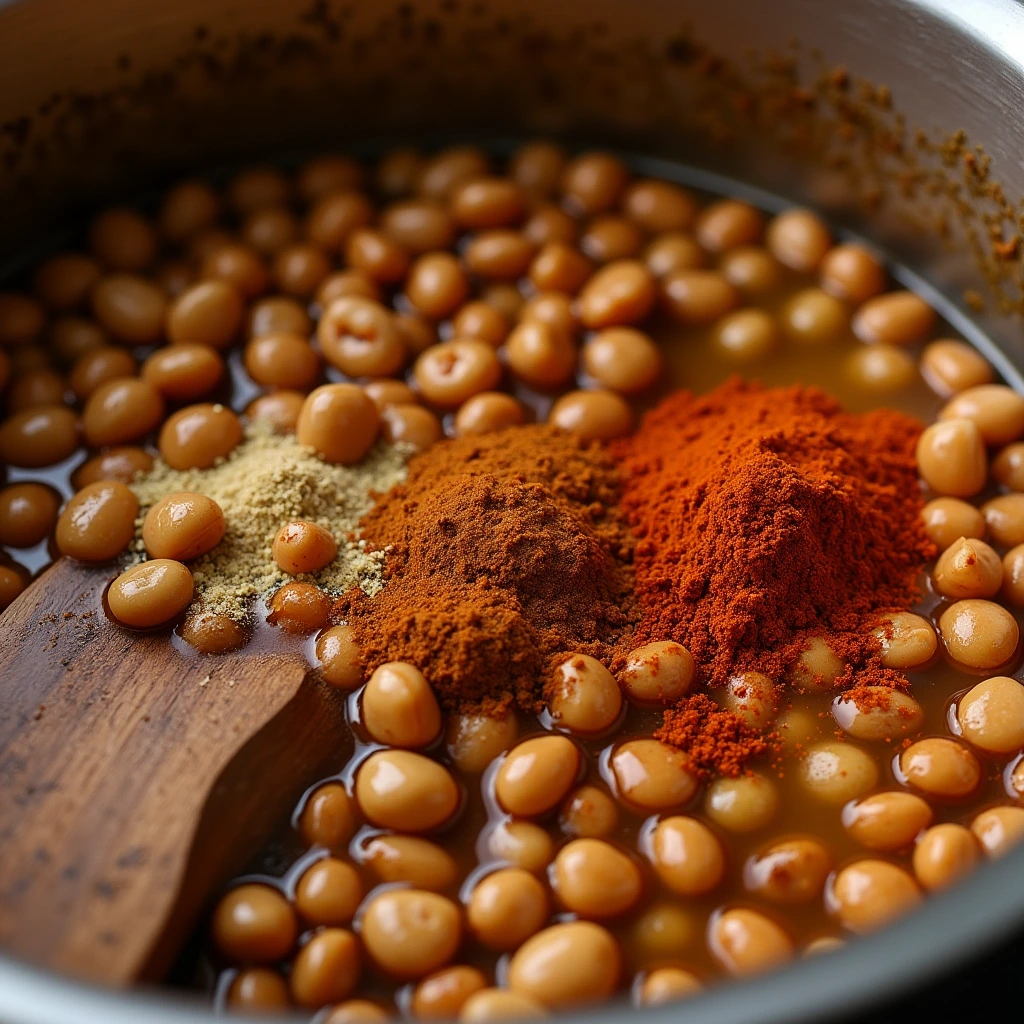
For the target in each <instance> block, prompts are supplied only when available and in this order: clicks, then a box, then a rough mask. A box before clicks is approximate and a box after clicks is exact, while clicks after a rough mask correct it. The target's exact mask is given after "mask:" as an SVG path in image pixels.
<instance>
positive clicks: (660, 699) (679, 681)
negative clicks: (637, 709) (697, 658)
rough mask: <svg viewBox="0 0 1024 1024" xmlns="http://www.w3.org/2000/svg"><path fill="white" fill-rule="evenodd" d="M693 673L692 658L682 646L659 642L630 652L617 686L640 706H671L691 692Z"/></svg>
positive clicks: (664, 641) (694, 668)
mask: <svg viewBox="0 0 1024 1024" xmlns="http://www.w3.org/2000/svg"><path fill="white" fill-rule="evenodd" d="M695 673H696V666H695V665H694V661H693V656H692V655H691V654H690V652H689V651H688V650H687V649H686V648H685V647H683V645H682V644H677V643H675V642H673V641H671V640H661V641H656V642H655V643H650V644H644V646H643V647H638V648H636V650H633V651H630V652H629V654H628V656H627V658H626V667H625V668H624V669H623V670H622V672H621V673H620V674H619V684H620V685H621V686H622V688H623V690H624V691H625V693H626V696H627V697H629V699H630V700H631V701H633V702H634V703H636V704H639V705H641V706H643V705H664V704H674V703H675V702H676V701H677V700H679V699H680V698H682V697H685V696H686V694H687V693H689V692H690V688H691V687H692V685H693V679H694V675H695Z"/></svg>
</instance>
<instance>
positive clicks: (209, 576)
mask: <svg viewBox="0 0 1024 1024" xmlns="http://www.w3.org/2000/svg"><path fill="white" fill-rule="evenodd" d="M407 457H408V448H407V447H406V446H397V445H387V444H383V443H380V444H378V445H377V446H376V447H374V448H373V449H372V451H371V452H370V454H369V455H367V456H366V458H365V459H363V461H362V462H360V463H359V464H358V465H356V466H340V465H334V464H332V463H327V462H324V461H323V460H322V459H321V458H319V457H318V456H317V454H316V452H314V451H313V449H312V448H308V447H304V446H303V445H300V444H299V443H298V442H297V441H296V440H295V437H294V435H281V434H275V433H272V432H271V430H270V428H269V427H268V426H267V425H266V424H263V423H256V424H254V425H252V426H250V427H249V428H248V429H247V433H246V436H245V438H244V440H243V441H242V443H241V444H239V445H238V446H237V447H236V448H235V449H234V450H233V451H232V452H231V453H230V454H229V455H228V456H227V457H226V458H225V459H223V460H221V461H219V462H218V463H217V464H215V465H214V466H212V467H211V468H210V469H189V470H174V469H171V468H170V467H169V466H167V465H166V463H164V462H162V461H157V463H156V464H155V465H154V467H153V469H152V470H151V471H150V472H148V473H146V474H145V475H144V476H141V477H138V478H137V479H136V481H135V482H134V483H133V484H132V485H131V487H132V490H133V491H134V493H135V495H136V497H137V498H138V499H139V506H140V517H139V520H138V522H137V524H136V538H135V541H134V542H133V545H132V551H133V552H134V553H135V558H136V560H137V561H138V560H141V559H142V558H144V557H145V552H146V548H145V544H144V542H143V539H142V523H143V520H144V517H145V514H146V511H147V510H148V508H149V507H151V506H152V505H154V504H155V503H156V502H158V501H159V500H160V499H161V498H163V497H164V496H165V495H168V494H171V493H174V492H179V491H180V492H194V493H196V494H201V495H205V496H206V497H207V498H210V499H212V500H213V501H215V502H216V503H217V504H218V505H219V506H220V509H221V511H222V512H223V514H224V521H225V532H224V538H223V540H222V541H221V542H220V543H219V544H218V545H217V546H216V547H215V548H214V549H213V550H212V551H210V552H209V553H208V554H205V555H203V556H202V557H200V558H198V559H196V561H194V562H192V563H190V567H191V569H192V576H193V578H194V580H195V603H194V605H193V610H198V609H199V608H202V610H203V611H204V612H208V613H214V614H220V615H226V616H228V617H229V618H232V619H234V620H236V621H242V620H244V619H245V618H246V617H247V616H248V615H249V613H250V611H251V608H252V604H253V601H254V600H255V599H257V598H259V597H262V596H264V595H265V594H267V593H268V592H269V591H271V590H273V589H274V588H275V587H277V586H279V585H280V584H281V583H283V582H285V581H287V580H291V579H300V580H315V581H316V582H317V583H318V584H319V586H321V587H322V588H324V589H325V590H327V591H328V592H330V593H333V594H340V593H342V592H343V591H344V590H347V589H348V588H349V587H353V586H355V587H360V588H362V590H363V591H364V592H365V593H367V594H375V593H376V592H377V591H378V590H380V588H381V585H382V578H383V562H384V557H385V556H384V552H383V550H377V551H370V550H368V548H367V545H366V543H365V542H364V541H362V540H353V539H347V538H350V536H351V535H353V534H354V532H355V531H356V529H357V527H358V524H359V520H360V518H361V517H362V516H363V515H365V514H366V512H367V510H368V509H369V508H370V507H371V505H372V504H373V496H372V495H373V493H374V492H379V491H384V490H387V489H388V488H389V487H392V486H393V485H394V484H396V483H398V482H399V481H401V480H402V479H404V477H405V461H406V458H407ZM293 520H305V521H308V522H313V523H316V524H318V525H319V526H321V527H323V528H324V529H326V530H327V531H328V532H329V533H330V534H331V535H332V536H333V537H334V538H336V539H337V541H338V553H337V556H336V557H335V558H334V560H333V561H332V562H331V563H330V564H329V565H327V566H326V568H324V569H322V570H321V571H320V572H318V573H316V574H315V575H306V574H300V575H298V576H293V575H289V574H287V573H285V572H283V571H282V570H281V568H280V566H279V565H278V564H277V563H276V562H275V560H274V556H273V551H272V545H273V542H274V537H275V535H276V534H277V532H278V531H279V530H280V529H281V527H282V526H283V525H284V524H286V523H288V522H290V521H293Z"/></svg>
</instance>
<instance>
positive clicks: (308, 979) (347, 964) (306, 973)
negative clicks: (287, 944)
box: [288, 928, 360, 1010]
mask: <svg viewBox="0 0 1024 1024" xmlns="http://www.w3.org/2000/svg"><path fill="white" fill-rule="evenodd" d="M359 960H360V956H359V943H358V942H357V941H356V937H355V936H354V935H353V934H352V933H351V932H350V931H347V930H346V929H344V928H325V929H323V930H322V931H319V932H317V933H316V935H314V936H313V937H312V938H311V939H310V940H309V941H308V942H307V943H306V944H305V945H304V946H303V947H302V948H301V949H300V950H299V952H298V953H297V954H296V956H295V961H294V963H293V964H292V971H291V975H290V976H289V979H288V981H289V985H290V988H291V993H292V999H294V1000H295V1002H296V1004H297V1005H299V1006H302V1007H305V1008H306V1009H310V1010H314V1009H319V1008H320V1007H321V1006H326V1005H328V1004H329V1003H338V1002H341V1000H342V999H347V998H348V997H349V996H350V995H351V994H352V992H353V991H354V990H355V987H356V985H357V984H358V982H359V968H360V963H359Z"/></svg>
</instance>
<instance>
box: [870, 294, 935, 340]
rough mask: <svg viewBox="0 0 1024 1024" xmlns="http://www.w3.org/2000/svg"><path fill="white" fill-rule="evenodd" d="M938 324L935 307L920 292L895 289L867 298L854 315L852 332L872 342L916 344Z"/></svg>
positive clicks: (924, 338) (925, 337)
mask: <svg viewBox="0 0 1024 1024" xmlns="http://www.w3.org/2000/svg"><path fill="white" fill-rule="evenodd" d="M934 327H935V310H933V309H932V307H931V306H929V305H928V303H927V302H925V301H924V299H922V298H921V296H920V295H917V294H915V293H914V292H908V291H893V292H888V293H887V294H885V295H879V296H876V297H875V298H872V299H868V300H867V302H865V303H864V304H863V305H862V306H861V307H860V309H858V310H857V312H856V314H855V315H854V318H853V333H854V334H856V335H857V337H858V338H860V340H861V341H864V342H867V343H868V344H871V345H894V346H908V345H916V344H917V343H918V342H921V341H925V340H926V339H927V337H928V335H930V334H931V332H932V330H933V329H934Z"/></svg>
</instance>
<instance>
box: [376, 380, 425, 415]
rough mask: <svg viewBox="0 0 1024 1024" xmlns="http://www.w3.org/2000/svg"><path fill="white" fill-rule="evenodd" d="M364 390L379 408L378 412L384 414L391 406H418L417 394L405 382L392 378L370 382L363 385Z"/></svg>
mask: <svg viewBox="0 0 1024 1024" xmlns="http://www.w3.org/2000/svg"><path fill="white" fill-rule="evenodd" d="M363 390H364V391H365V392H366V393H367V395H369V397H370V400H371V401H372V402H373V404H374V405H375V406H377V411H378V412H383V411H384V410H385V409H387V408H388V406H391V405H415V404H416V392H415V391H413V389H412V388H411V387H409V385H408V384H406V383H405V381H403V380H394V379H392V378H390V377H384V378H382V379H380V380H369V381H367V382H366V383H365V384H364V385H363Z"/></svg>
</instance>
